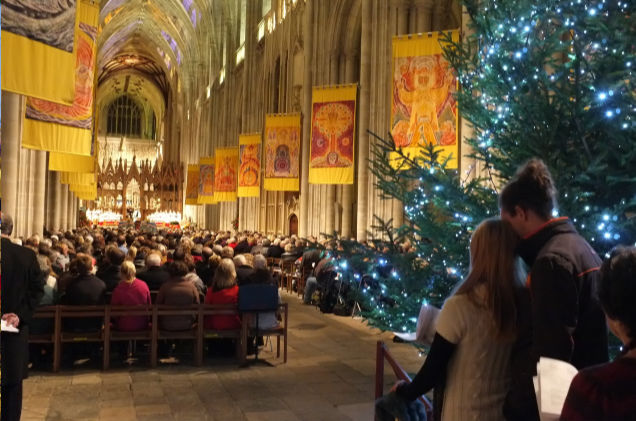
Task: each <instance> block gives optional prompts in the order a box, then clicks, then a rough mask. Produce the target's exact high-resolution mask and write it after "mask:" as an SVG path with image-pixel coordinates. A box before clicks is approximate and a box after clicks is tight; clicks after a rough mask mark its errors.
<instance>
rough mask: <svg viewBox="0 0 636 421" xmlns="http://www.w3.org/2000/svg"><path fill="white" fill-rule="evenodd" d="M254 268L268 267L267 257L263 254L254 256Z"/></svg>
mask: <svg viewBox="0 0 636 421" xmlns="http://www.w3.org/2000/svg"><path fill="white" fill-rule="evenodd" d="M254 269H267V259H266V258H265V256H263V255H262V254H257V255H256V256H254Z"/></svg>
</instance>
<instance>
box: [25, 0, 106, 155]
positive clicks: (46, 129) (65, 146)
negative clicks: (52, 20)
mask: <svg viewBox="0 0 636 421" xmlns="http://www.w3.org/2000/svg"><path fill="white" fill-rule="evenodd" d="M79 10H80V13H79V14H80V24H79V28H78V31H77V37H76V38H77V42H76V51H77V63H76V67H75V99H74V101H73V104H72V105H62V104H57V103H54V102H50V101H46V100H42V99H38V98H32V97H28V98H27V101H26V115H25V119H24V126H23V134H22V146H23V147H25V148H30V149H39V150H45V151H52V152H63V153H68V154H75V155H85V156H90V155H91V142H92V128H93V119H92V116H93V83H94V75H95V58H96V45H97V44H96V41H97V20H98V17H99V7H98V6H95V5H92V4H91V3H88V2H86V1H82V3H81V5H80V8H79ZM47 67H48V66H47Z"/></svg>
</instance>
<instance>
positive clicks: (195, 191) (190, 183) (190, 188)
mask: <svg viewBox="0 0 636 421" xmlns="http://www.w3.org/2000/svg"><path fill="white" fill-rule="evenodd" d="M185 195H186V197H185V204H186V205H198V199H199V166H198V165H188V177H187V181H186V191H185Z"/></svg>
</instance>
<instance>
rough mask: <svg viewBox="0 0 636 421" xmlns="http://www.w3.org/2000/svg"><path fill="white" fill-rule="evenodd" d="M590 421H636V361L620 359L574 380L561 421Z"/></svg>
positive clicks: (581, 374) (592, 368)
mask: <svg viewBox="0 0 636 421" xmlns="http://www.w3.org/2000/svg"><path fill="white" fill-rule="evenodd" d="M587 420H594V421H603V420H608V421H609V420H636V358H627V357H622V358H618V359H617V360H615V361H613V362H611V363H609V364H603V365H598V366H595V367H589V368H586V369H583V370H581V371H580V372H579V373H578V374H577V375H576V377H574V380H572V384H571V385H570V390H569V392H568V396H567V398H566V399H565V404H564V405H563V410H562V411H561V421H587Z"/></svg>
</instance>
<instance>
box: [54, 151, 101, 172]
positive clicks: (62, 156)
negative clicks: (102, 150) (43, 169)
mask: <svg viewBox="0 0 636 421" xmlns="http://www.w3.org/2000/svg"><path fill="white" fill-rule="evenodd" d="M49 170H50V171H68V172H80V173H89V172H95V157H93V156H83V155H71V154H68V153H59V152H51V153H49Z"/></svg>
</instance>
